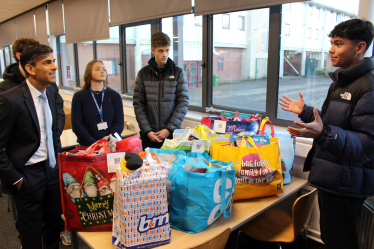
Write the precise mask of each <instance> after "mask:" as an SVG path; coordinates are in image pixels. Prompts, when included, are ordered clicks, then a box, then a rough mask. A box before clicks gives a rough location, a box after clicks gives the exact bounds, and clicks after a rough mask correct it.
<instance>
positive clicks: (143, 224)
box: [138, 212, 169, 233]
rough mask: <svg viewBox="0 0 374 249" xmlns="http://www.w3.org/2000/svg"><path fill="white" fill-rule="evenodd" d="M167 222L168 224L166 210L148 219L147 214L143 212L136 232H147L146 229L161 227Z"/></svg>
mask: <svg viewBox="0 0 374 249" xmlns="http://www.w3.org/2000/svg"><path fill="white" fill-rule="evenodd" d="M167 224H169V215H168V212H166V213H164V214H160V215H158V216H155V217H152V218H149V219H147V215H146V214H145V215H142V216H140V219H139V225H138V232H139V233H144V232H147V231H148V230H151V229H155V228H158V227H162V226H165V225H167Z"/></svg>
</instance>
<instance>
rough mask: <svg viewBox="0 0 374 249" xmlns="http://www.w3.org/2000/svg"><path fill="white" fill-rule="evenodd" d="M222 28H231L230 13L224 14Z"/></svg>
mask: <svg viewBox="0 0 374 249" xmlns="http://www.w3.org/2000/svg"><path fill="white" fill-rule="evenodd" d="M222 28H223V29H230V15H229V14H222Z"/></svg>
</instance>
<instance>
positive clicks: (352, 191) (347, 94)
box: [299, 57, 374, 197]
mask: <svg viewBox="0 0 374 249" xmlns="http://www.w3.org/2000/svg"><path fill="white" fill-rule="evenodd" d="M330 77H331V78H332V80H333V81H334V82H333V83H332V84H331V86H330V89H329V91H328V94H327V98H326V100H325V102H324V104H323V106H322V111H321V118H322V120H323V123H324V133H323V135H322V137H321V138H319V139H316V140H315V141H314V142H313V148H312V149H311V151H310V152H309V154H308V156H307V158H306V160H305V164H304V171H307V170H309V169H310V174H309V184H310V185H312V186H314V187H316V188H318V189H322V190H325V191H328V192H331V193H334V194H337V195H343V196H351V197H368V196H372V195H374V58H373V57H372V58H365V59H364V60H363V61H361V62H359V63H358V64H356V65H354V66H352V67H350V68H348V69H347V70H341V69H338V70H336V71H335V72H334V73H331V74H330ZM299 118H300V119H301V120H302V121H303V122H305V123H309V122H313V121H314V114H313V108H312V107H309V106H306V105H305V106H304V110H303V112H302V113H301V114H300V115H299Z"/></svg>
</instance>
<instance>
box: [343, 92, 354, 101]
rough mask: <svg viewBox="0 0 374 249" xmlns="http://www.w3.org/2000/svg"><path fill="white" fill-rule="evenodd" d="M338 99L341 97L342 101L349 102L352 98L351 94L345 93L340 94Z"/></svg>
mask: <svg viewBox="0 0 374 249" xmlns="http://www.w3.org/2000/svg"><path fill="white" fill-rule="evenodd" d="M340 97H342V99H346V100H351V97H352V96H351V93H349V92H345V93H342V94H340Z"/></svg>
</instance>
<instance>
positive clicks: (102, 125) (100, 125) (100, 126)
mask: <svg viewBox="0 0 374 249" xmlns="http://www.w3.org/2000/svg"><path fill="white" fill-rule="evenodd" d="M90 92H91V95H92V98H93V100H94V102H95V105H96V108H97V110H98V111H99V115H100V120H101V122H100V123H98V124H97V129H98V130H99V131H101V130H106V129H108V124H107V123H106V122H104V120H103V102H104V94H105V87H104V86H103V95H102V97H101V105H100V107H99V105H98V104H97V101H96V98H95V95H94V93H93V91H92V89H91V87H90Z"/></svg>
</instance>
